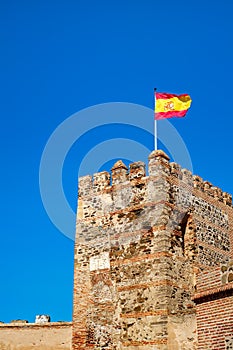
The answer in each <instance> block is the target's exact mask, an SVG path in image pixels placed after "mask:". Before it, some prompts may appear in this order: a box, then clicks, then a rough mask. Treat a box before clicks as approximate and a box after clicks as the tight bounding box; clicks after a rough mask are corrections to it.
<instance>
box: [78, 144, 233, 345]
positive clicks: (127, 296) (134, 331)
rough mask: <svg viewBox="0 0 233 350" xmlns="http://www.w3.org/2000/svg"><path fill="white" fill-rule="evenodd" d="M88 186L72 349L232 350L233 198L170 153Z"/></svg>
mask: <svg viewBox="0 0 233 350" xmlns="http://www.w3.org/2000/svg"><path fill="white" fill-rule="evenodd" d="M148 171H149V176H146V173H145V164H144V163H142V162H135V163H132V164H131V165H130V169H129V170H128V169H127V167H126V166H125V165H124V164H123V163H122V162H121V161H118V162H117V163H116V164H115V165H114V166H113V168H112V173H111V176H110V174H109V173H108V172H100V173H96V174H94V176H93V178H92V177H91V176H84V177H82V178H80V179H79V199H78V214H77V229H76V243H75V265H74V268H75V272H74V311H73V338H72V343H73V350H80V349H106V350H110V349H122V350H127V349H129V350H137V349H138V350H139V349H140V350H142V349H143V350H152V349H153V350H167V349H169V350H194V349H198V350H210V349H211V350H214V349H215V350H223V349H224V350H227V349H228V350H229V349H233V335H232V334H233V208H232V201H231V196H230V195H229V194H227V193H225V192H224V193H223V192H222V191H221V190H220V189H219V188H216V187H213V186H212V185H211V184H210V183H209V182H207V181H203V180H202V179H201V178H200V177H198V176H193V175H192V174H191V173H190V172H189V171H188V170H186V169H181V168H180V166H179V165H178V164H176V163H170V162H169V157H168V156H167V155H166V154H165V153H164V152H163V151H153V152H152V153H151V154H150V156H149V165H148Z"/></svg>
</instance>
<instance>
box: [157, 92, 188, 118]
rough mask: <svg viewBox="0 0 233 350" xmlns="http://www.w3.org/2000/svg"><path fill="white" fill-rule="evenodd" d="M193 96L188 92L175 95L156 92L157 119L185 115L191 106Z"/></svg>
mask: <svg viewBox="0 0 233 350" xmlns="http://www.w3.org/2000/svg"><path fill="white" fill-rule="evenodd" d="M191 102H192V100H191V97H190V96H189V95H187V94H183V95H174V94H167V93H164V92H156V93H155V119H156V120H159V119H166V118H172V117H184V116H185V114H186V113H187V111H188V109H189V107H190V106H191Z"/></svg>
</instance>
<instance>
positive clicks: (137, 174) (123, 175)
mask: <svg viewBox="0 0 233 350" xmlns="http://www.w3.org/2000/svg"><path fill="white" fill-rule="evenodd" d="M148 173H149V176H146V164H145V163H144V162H141V161H138V162H134V163H131V164H130V166H129V168H128V167H127V166H126V165H125V164H124V163H123V162H122V161H121V160H119V161H117V162H116V163H115V164H114V166H113V167H112V169H111V173H109V172H107V171H102V172H99V173H95V174H94V175H93V176H90V175H86V176H83V177H80V178H79V197H83V196H88V195H90V194H91V193H101V192H103V191H105V192H111V190H114V189H116V188H117V187H118V186H122V185H125V186H127V185H130V183H132V184H134V183H135V181H137V180H139V179H142V180H144V181H147V180H148V179H149V178H150V177H161V176H171V177H174V178H176V179H177V180H178V181H179V182H181V183H183V184H184V185H185V186H188V187H189V188H190V189H194V190H199V191H201V192H204V193H206V194H207V195H208V196H210V197H213V198H214V199H215V200H217V201H219V202H223V203H224V204H226V205H228V206H232V195H231V194H229V193H227V192H223V191H222V190H221V189H220V188H218V187H216V186H214V185H212V184H211V183H210V182H209V181H204V180H203V179H202V178H201V177H200V176H198V175H192V173H191V172H190V171H189V170H187V169H183V168H181V167H180V165H179V164H177V163H175V162H170V158H169V157H168V156H167V155H166V153H165V152H163V151H162V150H156V151H153V152H152V153H151V154H150V155H149V163H148Z"/></svg>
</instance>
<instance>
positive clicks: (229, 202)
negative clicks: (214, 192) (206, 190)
mask: <svg viewBox="0 0 233 350" xmlns="http://www.w3.org/2000/svg"><path fill="white" fill-rule="evenodd" d="M222 196H223V203H224V204H226V205H229V206H232V195H231V194H229V193H227V192H223V194H222Z"/></svg>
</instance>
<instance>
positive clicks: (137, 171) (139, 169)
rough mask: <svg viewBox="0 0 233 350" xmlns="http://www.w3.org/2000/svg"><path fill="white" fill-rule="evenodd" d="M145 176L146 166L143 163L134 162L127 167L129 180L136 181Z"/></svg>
mask: <svg viewBox="0 0 233 350" xmlns="http://www.w3.org/2000/svg"><path fill="white" fill-rule="evenodd" d="M145 176H146V165H145V163H144V162H140V161H139V162H134V163H131V164H130V165H129V180H131V181H132V180H137V179H141V178H142V177H145Z"/></svg>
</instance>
